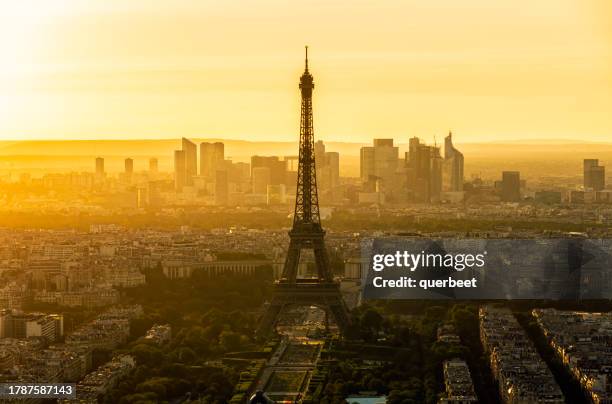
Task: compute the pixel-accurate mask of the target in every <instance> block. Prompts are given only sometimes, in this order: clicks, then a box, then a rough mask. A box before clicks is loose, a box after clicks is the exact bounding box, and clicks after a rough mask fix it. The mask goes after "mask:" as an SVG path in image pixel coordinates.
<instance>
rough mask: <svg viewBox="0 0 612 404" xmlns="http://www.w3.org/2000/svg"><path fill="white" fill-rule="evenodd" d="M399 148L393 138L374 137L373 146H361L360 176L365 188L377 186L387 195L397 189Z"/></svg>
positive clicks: (369, 188)
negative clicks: (394, 143) (394, 144)
mask: <svg viewBox="0 0 612 404" xmlns="http://www.w3.org/2000/svg"><path fill="white" fill-rule="evenodd" d="M398 162H399V148H398V147H396V146H393V139H374V145H373V146H366V147H362V148H361V153H360V167H359V169H360V176H361V181H362V183H363V185H364V190H366V191H371V190H372V189H374V188H376V189H378V191H376V192H382V193H383V194H385V195H390V194H392V193H394V192H395V191H397V188H398V187H397V182H396V180H397V176H396V174H397V170H398Z"/></svg>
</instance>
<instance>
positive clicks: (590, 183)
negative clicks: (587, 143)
mask: <svg viewBox="0 0 612 404" xmlns="http://www.w3.org/2000/svg"><path fill="white" fill-rule="evenodd" d="M605 187H606V168H605V167H604V166H600V165H599V160H598V159H584V189H592V190H593V191H601V190H603V189H604V188H605Z"/></svg>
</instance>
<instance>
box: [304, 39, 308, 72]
mask: <svg viewBox="0 0 612 404" xmlns="http://www.w3.org/2000/svg"><path fill="white" fill-rule="evenodd" d="M304 49H306V71H308V45H305V46H304Z"/></svg>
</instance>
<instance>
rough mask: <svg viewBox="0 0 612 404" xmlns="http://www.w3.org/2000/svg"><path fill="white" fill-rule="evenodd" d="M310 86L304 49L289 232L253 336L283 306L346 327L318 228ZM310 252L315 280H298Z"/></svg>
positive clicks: (265, 329) (268, 328)
mask: <svg viewBox="0 0 612 404" xmlns="http://www.w3.org/2000/svg"><path fill="white" fill-rule="evenodd" d="M313 89H314V82H313V78H312V74H310V72H309V71H308V46H306V68H305V70H304V73H303V74H302V77H301V78H300V91H301V93H302V113H301V120H300V154H299V166H298V177H297V191H296V198H295V214H294V216H293V228H292V229H291V231H290V232H289V238H290V242H289V250H288V251H287V258H286V260H285V266H284V268H283V275H282V277H281V279H280V280H279V281H277V282H276V284H275V287H274V294H273V296H272V301H271V302H270V305H269V306H268V309H267V311H266V313H265V314H264V316H263V318H262V321H261V322H260V325H259V329H258V331H257V334H258V335H259V336H264V335H267V334H269V333H270V332H272V330H273V329H274V327H275V325H276V322H277V320H278V317H279V315H280V313H281V312H282V311H283V309H284V308H285V307H287V306H309V305H314V306H318V307H320V308H321V309H323V310H325V313H326V318H328V316H329V314H331V315H333V317H334V319H335V321H336V324H337V325H338V328H339V329H340V331H341V332H344V331H345V330H346V327H347V326H348V324H349V316H348V309H347V307H346V305H345V303H344V300H343V299H342V295H341V294H340V285H339V283H338V282H335V281H334V278H333V275H332V273H331V269H330V267H329V257H328V255H327V250H326V249H325V240H324V237H325V230H323V228H322V227H321V217H320V215H319V196H318V193H317V176H316V170H315V150H314V131H313V125H312V90H313ZM304 249H310V250H312V251H313V252H314V257H315V264H316V267H317V275H318V276H317V277H316V278H313V279H300V278H298V276H297V275H298V265H299V262H300V255H301V252H302V250H304Z"/></svg>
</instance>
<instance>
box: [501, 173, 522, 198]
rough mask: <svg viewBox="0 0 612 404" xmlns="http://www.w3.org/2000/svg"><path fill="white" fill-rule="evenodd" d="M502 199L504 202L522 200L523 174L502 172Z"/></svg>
mask: <svg viewBox="0 0 612 404" xmlns="http://www.w3.org/2000/svg"><path fill="white" fill-rule="evenodd" d="M501 199H502V201H503V202H518V201H520V200H521V174H520V173H519V172H518V171H504V172H502V184H501Z"/></svg>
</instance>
